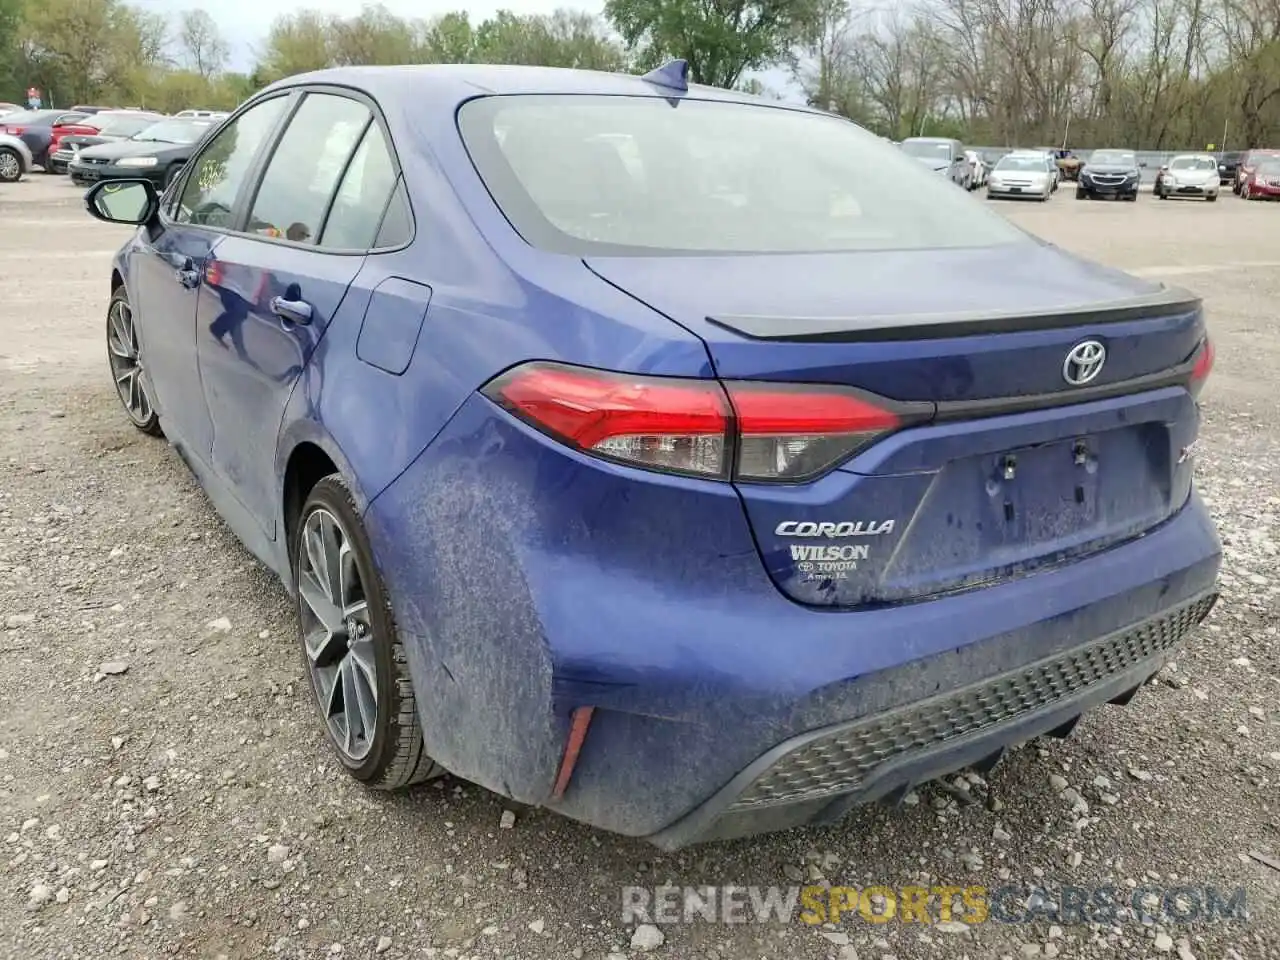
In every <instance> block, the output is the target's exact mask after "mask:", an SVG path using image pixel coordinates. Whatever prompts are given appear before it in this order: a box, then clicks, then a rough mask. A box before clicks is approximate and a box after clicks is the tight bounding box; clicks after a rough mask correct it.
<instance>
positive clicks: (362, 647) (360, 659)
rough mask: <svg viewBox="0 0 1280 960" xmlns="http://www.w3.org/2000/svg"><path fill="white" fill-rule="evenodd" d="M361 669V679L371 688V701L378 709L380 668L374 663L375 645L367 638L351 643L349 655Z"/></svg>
mask: <svg viewBox="0 0 1280 960" xmlns="http://www.w3.org/2000/svg"><path fill="white" fill-rule="evenodd" d="M348 656H349V657H350V659H351V661H352V662H353V663H355V665H356V666H357V667H358V668H359V672H360V675H361V678H362V679H363V680H364V682H365V684H366V685H367V686H368V688H369V695H370V700H371V701H372V702H373V705H374V706H375V707H376V706H377V704H378V668H377V665H376V664H375V662H374V659H373V658H374V652H373V643H372V641H370V640H369V639H368V638H367V637H366V638H362V639H360V640H355V641H353V642H352V643H351V652H350V654H349V655H348Z"/></svg>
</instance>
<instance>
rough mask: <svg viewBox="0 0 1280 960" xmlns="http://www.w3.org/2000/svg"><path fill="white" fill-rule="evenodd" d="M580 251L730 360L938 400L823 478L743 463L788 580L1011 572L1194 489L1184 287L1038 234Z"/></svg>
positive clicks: (1192, 313)
mask: <svg viewBox="0 0 1280 960" xmlns="http://www.w3.org/2000/svg"><path fill="white" fill-rule="evenodd" d="M587 266H588V267H589V268H590V269H591V270H592V271H594V272H595V273H596V274H597V275H598V276H600V277H602V278H603V279H604V280H606V281H608V282H609V283H611V284H613V285H614V286H617V287H618V288H620V289H622V290H624V291H626V292H628V293H630V294H631V295H632V296H634V297H636V298H637V299H639V300H642V301H643V302H645V303H648V304H649V305H650V306H652V307H654V308H655V309H657V310H659V311H660V312H662V313H664V314H666V315H667V316H668V317H670V318H671V319H672V320H673V321H675V322H676V323H678V324H680V325H681V326H684V327H685V328H687V329H689V330H690V331H692V332H694V333H695V334H697V335H698V336H700V337H701V338H702V339H703V340H704V342H705V343H706V344H707V349H708V351H709V353H710V355H711V358H712V362H713V364H714V366H715V370H716V373H717V375H718V376H719V377H720V378H722V379H726V380H767V381H780V382H787V383H822V384H840V385H844V386H848V387H854V388H857V389H859V390H863V391H869V392H871V393H874V394H877V395H879V396H881V397H885V398H888V399H890V400H895V401H904V402H912V401H914V402H917V403H919V402H926V403H929V404H932V406H933V414H932V416H930V417H928V418H927V422H924V423H920V424H916V425H913V426H910V427H908V428H905V429H902V430H900V431H899V432H897V433H894V434H891V435H889V436H887V437H885V438H883V439H881V440H879V442H877V443H875V444H873V445H871V446H870V447H868V448H865V449H863V450H861V451H859V452H857V453H856V454H855V455H854V456H853V457H852V458H850V459H849V460H847V461H846V462H844V463H842V464H840V465H839V466H838V467H837V468H836V469H834V470H832V471H830V472H828V473H827V474H826V475H824V476H822V477H820V478H818V479H817V480H814V481H811V482H807V483H799V484H793V485H782V484H766V483H744V482H741V481H739V482H738V483H737V488H738V490H739V493H740V494H741V497H742V501H743V504H744V507H745V509H746V513H747V516H748V519H749V521H750V523H751V526H752V528H753V532H754V534H755V538H756V542H757V545H758V546H759V549H760V553H761V559H762V562H763V563H764V565H765V566H766V568H767V569H768V571H769V574H770V576H771V577H772V579H773V580H774V582H775V584H777V586H778V587H779V589H781V590H782V591H783V592H784V593H786V594H787V595H788V596H790V597H792V598H793V599H795V600H798V601H801V602H804V603H810V604H815V605H822V606H840V607H850V606H862V605H868V604H878V603H892V602H902V601H907V600H918V599H923V598H927V597H930V596H935V595H938V594H941V593H946V592H950V591H954V590H957V589H965V588H968V587H971V586H975V585H978V584H983V583H990V582H993V581H997V580H1001V579H1007V578H1010V577H1014V576H1018V575H1022V574H1024V573H1028V572H1031V571H1033V570H1036V569H1039V568H1042V567H1043V566H1045V565H1047V564H1053V563H1059V562H1065V561H1068V560H1071V559H1073V558H1077V557H1080V556H1083V555H1086V554H1088V553H1091V552H1094V551H1096V550H1100V549H1104V548H1105V547H1107V546H1110V545H1112V544H1115V543H1117V542H1119V541H1122V540H1124V539H1127V538H1130V537H1133V536H1137V535H1139V534H1141V533H1142V532H1143V531H1144V530H1147V529H1150V528H1151V527H1153V526H1155V525H1157V524H1159V523H1160V522H1162V521H1163V520H1165V519H1167V518H1168V517H1169V516H1170V515H1172V514H1173V513H1174V512H1175V511H1176V510H1177V509H1179V508H1180V507H1181V505H1182V504H1183V503H1184V502H1185V501H1186V498H1187V496H1188V495H1189V491H1190V483H1191V465H1190V462H1189V452H1188V451H1189V450H1190V449H1191V447H1192V444H1193V441H1194V438H1195V434H1196V430H1197V425H1198V414H1197V408H1196V405H1195V402H1194V399H1193V398H1192V396H1191V394H1190V393H1189V392H1188V391H1187V389H1186V387H1185V380H1186V378H1187V376H1188V375H1189V370H1190V363H1191V362H1193V361H1192V358H1193V356H1194V355H1195V353H1196V350H1197V347H1198V345H1199V344H1200V342H1201V340H1202V339H1203V337H1204V320H1203V313H1202V310H1201V307H1200V304H1199V302H1198V301H1197V300H1196V299H1195V298H1194V297H1191V296H1189V295H1187V294H1185V293H1182V292H1180V291H1176V290H1170V289H1168V288H1165V287H1163V286H1161V285H1159V284H1154V283H1150V282H1147V281H1143V280H1139V279H1137V278H1134V277H1130V276H1127V275H1125V274H1123V273H1120V272H1119V271H1115V270H1111V269H1109V268H1106V267H1101V266H1097V265H1094V264H1091V263H1088V262H1087V261H1084V260H1081V259H1079V258H1076V257H1073V256H1071V255H1068V254H1065V253H1063V252H1061V251H1059V250H1057V249H1056V248H1054V247H1051V246H1048V245H1046V244H1042V243H1039V242H1028V243H1026V244H1019V245H1017V246H1015V247H1003V248H989V249H979V250H947V251H922V252H919V253H915V252H912V253H902V252H884V253H879V252H877V253H865V254H864V253H858V254H839V255H827V254H823V255H787V256H769V257H759V256H755V257H696V258H695V257H691V258H682V257H653V258H596V259H590V260H588V261H587ZM1087 340H1096V341H1097V342H1098V343H1100V344H1101V345H1102V346H1103V348H1104V349H1105V357H1104V362H1103V363H1102V365H1101V369H1100V370H1098V371H1097V372H1096V375H1095V376H1094V377H1093V378H1092V379H1091V380H1089V381H1088V382H1087V383H1086V384H1084V385H1073V384H1072V383H1070V382H1068V380H1067V379H1066V370H1067V367H1066V364H1067V356H1068V354H1069V353H1070V352H1071V351H1072V349H1073V348H1074V347H1076V346H1078V345H1081V344H1082V343H1083V342H1084V341H1087ZM1072 369H1073V370H1076V369H1078V368H1072Z"/></svg>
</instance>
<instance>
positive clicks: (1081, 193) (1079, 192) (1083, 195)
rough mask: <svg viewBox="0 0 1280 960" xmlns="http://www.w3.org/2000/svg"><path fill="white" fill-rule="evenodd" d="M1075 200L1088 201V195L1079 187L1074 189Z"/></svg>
mask: <svg viewBox="0 0 1280 960" xmlns="http://www.w3.org/2000/svg"><path fill="white" fill-rule="evenodd" d="M1076 199H1077V200H1087V199H1089V194H1088V193H1087V192H1085V191H1084V190H1083V189H1082V188H1080V187H1076Z"/></svg>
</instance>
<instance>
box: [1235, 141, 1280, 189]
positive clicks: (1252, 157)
mask: <svg viewBox="0 0 1280 960" xmlns="http://www.w3.org/2000/svg"><path fill="white" fill-rule="evenodd" d="M1276 157H1280V150H1272V149H1258V150H1247V151H1245V153H1244V155H1243V156H1241V157H1240V166H1239V168H1238V169H1237V170H1236V182H1235V186H1234V187H1233V188H1232V193H1235V194H1240V188H1241V187H1242V186H1243V185H1244V182H1245V180H1247V179H1249V175H1250V174H1252V173H1253V170H1254V168H1255V167H1256V166H1257V165H1258V163H1259V162H1260V161H1261V160H1263V159H1264V158H1276Z"/></svg>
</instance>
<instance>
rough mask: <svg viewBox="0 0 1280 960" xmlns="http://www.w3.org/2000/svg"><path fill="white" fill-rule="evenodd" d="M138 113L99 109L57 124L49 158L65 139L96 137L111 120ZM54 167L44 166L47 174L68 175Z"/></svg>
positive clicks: (50, 142)
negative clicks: (87, 114)
mask: <svg viewBox="0 0 1280 960" xmlns="http://www.w3.org/2000/svg"><path fill="white" fill-rule="evenodd" d="M137 112H138V111H135V110H102V109H100V108H99V109H98V112H97V113H94V114H91V115H89V116H86V117H79V118H78V119H75V120H71V121H69V122H67V123H58V124H55V125H54V127H53V136H52V139H51V140H50V141H49V151H48V154H47V156H49V157H52V156H53V155H54V153H56V152H57V150H58V144H59V143H61V141H62V138H63V137H70V136H83V137H92V136H96V135H97V133H98V131H99V130H101V129H102V128H103V127H104V126H105V125H106V124H107V123H109V122H110V121H111V120H114V119H115V118H117V117H127V116H133V115H134V114H136V113H137ZM156 119H159V115H158V114H157V115H156ZM54 166H55V165H53V164H48V163H46V164H45V165H44V169H45V172H46V173H66V170H65V169H61V170H58V169H54Z"/></svg>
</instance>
